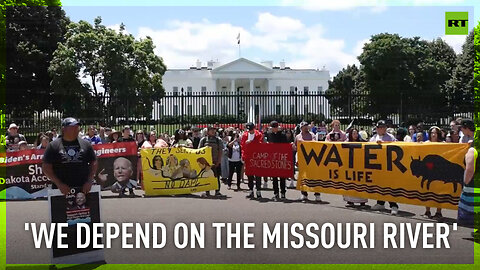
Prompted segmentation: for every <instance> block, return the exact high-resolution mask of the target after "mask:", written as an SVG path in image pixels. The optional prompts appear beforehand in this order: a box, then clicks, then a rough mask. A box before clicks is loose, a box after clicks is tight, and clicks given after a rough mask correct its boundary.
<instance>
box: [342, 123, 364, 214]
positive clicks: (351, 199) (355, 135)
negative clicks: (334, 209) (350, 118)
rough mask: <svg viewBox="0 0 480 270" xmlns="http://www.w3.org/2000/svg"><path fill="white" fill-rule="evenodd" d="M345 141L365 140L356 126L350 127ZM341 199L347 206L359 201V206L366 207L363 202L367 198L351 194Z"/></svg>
mask: <svg viewBox="0 0 480 270" xmlns="http://www.w3.org/2000/svg"><path fill="white" fill-rule="evenodd" d="M347 142H365V140H364V139H363V138H362V137H360V134H359V132H358V130H357V129H356V128H352V129H350V132H349V133H348V138H347ZM343 200H344V201H346V202H347V205H346V206H347V207H352V206H354V205H355V204H356V203H359V204H360V207H362V208H364V207H366V205H365V204H366V203H367V202H368V199H364V198H358V197H352V196H343Z"/></svg>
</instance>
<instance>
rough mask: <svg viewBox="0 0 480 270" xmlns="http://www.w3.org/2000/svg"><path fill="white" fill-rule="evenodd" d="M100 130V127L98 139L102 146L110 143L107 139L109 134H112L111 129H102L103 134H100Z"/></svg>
mask: <svg viewBox="0 0 480 270" xmlns="http://www.w3.org/2000/svg"><path fill="white" fill-rule="evenodd" d="M102 128H103V127H100V139H101V140H102V143H103V144H106V143H110V140H109V139H108V138H109V136H110V134H111V133H112V129H111V128H109V127H105V128H103V133H102ZM102 134H103V136H102Z"/></svg>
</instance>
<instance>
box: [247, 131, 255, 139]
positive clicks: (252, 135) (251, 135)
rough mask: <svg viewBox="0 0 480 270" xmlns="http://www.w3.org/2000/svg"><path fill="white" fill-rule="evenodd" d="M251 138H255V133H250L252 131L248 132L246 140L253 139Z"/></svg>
mask: <svg viewBox="0 0 480 270" xmlns="http://www.w3.org/2000/svg"><path fill="white" fill-rule="evenodd" d="M253 139H255V133H253V134H252V133H250V132H249V133H248V140H249V141H253Z"/></svg>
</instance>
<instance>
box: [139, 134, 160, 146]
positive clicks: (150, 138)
mask: <svg viewBox="0 0 480 270" xmlns="http://www.w3.org/2000/svg"><path fill="white" fill-rule="evenodd" d="M156 142H157V133H156V132H155V131H154V130H152V131H150V133H148V137H147V140H145V141H144V142H143V144H142V146H141V148H143V149H150V148H153V146H154V145H155V143H156Z"/></svg>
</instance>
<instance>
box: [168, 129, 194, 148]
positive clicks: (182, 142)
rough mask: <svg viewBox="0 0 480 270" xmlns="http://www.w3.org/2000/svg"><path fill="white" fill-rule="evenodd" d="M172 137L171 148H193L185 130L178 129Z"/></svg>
mask: <svg viewBox="0 0 480 270" xmlns="http://www.w3.org/2000/svg"><path fill="white" fill-rule="evenodd" d="M174 137H175V139H174V141H173V143H172V147H186V148H192V147H193V143H192V141H191V140H190V139H188V138H187V133H186V132H185V130H183V129H179V130H178V131H177V132H175V135H174Z"/></svg>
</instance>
